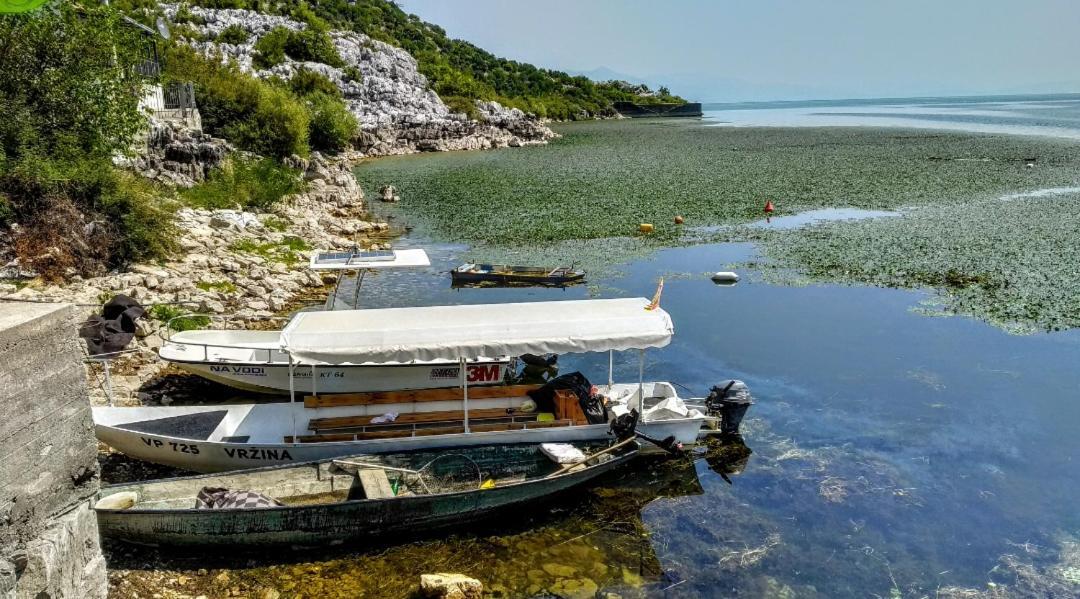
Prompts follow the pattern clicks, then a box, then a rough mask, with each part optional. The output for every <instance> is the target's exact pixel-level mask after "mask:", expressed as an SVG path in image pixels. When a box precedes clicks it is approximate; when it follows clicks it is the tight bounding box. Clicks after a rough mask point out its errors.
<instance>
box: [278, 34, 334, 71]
mask: <svg viewBox="0 0 1080 599" xmlns="http://www.w3.org/2000/svg"><path fill="white" fill-rule="evenodd" d="M285 54H288V55H289V57H290V58H292V59H293V60H308V61H312V62H321V63H323V64H328V65H330V66H332V67H343V66H345V61H344V60H342V59H341V55H340V54H338V51H337V48H336V47H335V46H334V40H332V39H330V34H328V33H327V32H326V31H321V30H318V29H316V28H315V27H308V28H306V29H303V30H301V31H289V35H288V38H287V39H286V41H285Z"/></svg>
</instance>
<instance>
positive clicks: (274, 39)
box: [252, 27, 289, 69]
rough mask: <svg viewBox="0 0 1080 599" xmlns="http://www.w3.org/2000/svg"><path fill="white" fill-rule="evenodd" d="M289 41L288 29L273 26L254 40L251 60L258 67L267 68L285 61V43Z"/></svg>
mask: <svg viewBox="0 0 1080 599" xmlns="http://www.w3.org/2000/svg"><path fill="white" fill-rule="evenodd" d="M288 41H289V30H288V29H286V28H284V27H275V28H273V29H271V30H270V32H269V33H267V34H266V35H264V36H262V37H260V38H259V39H258V41H256V42H255V55H254V56H253V57H252V62H253V63H254V65H255V66H256V67H259V68H260V69H269V68H271V67H274V66H277V65H279V64H281V63H283V62H285V45H286V43H287V42H288Z"/></svg>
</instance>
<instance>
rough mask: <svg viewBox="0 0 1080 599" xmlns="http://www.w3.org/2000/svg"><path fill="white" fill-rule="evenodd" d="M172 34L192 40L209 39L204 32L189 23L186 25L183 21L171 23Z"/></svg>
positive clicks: (203, 40)
mask: <svg viewBox="0 0 1080 599" xmlns="http://www.w3.org/2000/svg"><path fill="white" fill-rule="evenodd" d="M172 34H173V35H175V36H177V37H180V38H183V39H186V40H190V41H193V42H205V41H207V39H209V38H208V37H207V36H206V34H205V33H203V32H201V31H199V30H198V29H196V28H194V27H192V26H191V25H187V24H184V23H181V24H179V25H173V26H172Z"/></svg>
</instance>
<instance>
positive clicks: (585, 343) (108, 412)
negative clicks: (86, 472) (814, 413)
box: [93, 298, 745, 472]
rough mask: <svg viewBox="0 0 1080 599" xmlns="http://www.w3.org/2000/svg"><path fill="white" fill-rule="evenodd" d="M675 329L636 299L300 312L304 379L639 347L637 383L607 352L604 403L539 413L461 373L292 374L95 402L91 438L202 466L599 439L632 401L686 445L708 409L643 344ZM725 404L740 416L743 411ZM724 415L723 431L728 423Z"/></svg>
mask: <svg viewBox="0 0 1080 599" xmlns="http://www.w3.org/2000/svg"><path fill="white" fill-rule="evenodd" d="M673 333H674V331H673V325H672V323H671V319H670V317H669V316H668V314H667V313H666V312H665V311H664V310H663V309H661V308H659V307H658V306H657V305H656V303H655V302H650V301H649V300H647V299H645V298H626V299H603V300H574V301H559V302H533V303H521V304H491V305H461V306H433V307H421V308H387V309H371V310H349V311H334V312H301V313H299V314H298V315H297V316H296V317H295V318H294V319H293V320H292V321H291V322H290V323H289V325H288V326H287V327H286V328H285V329H284V330H283V331H282V334H281V346H280V350H281V351H282V352H283V353H284V354H285V355H286V356H287V357H288V360H289V364H290V366H289V368H290V371H295V370H298V369H306V370H310V371H311V372H312V373H313V375H314V376H315V377H319V371H320V370H323V369H327V368H333V367H335V366H336V365H338V364H340V363H342V362H349V363H365V362H376V363H384V362H388V361H408V360H436V359H441V360H451V359H454V358H455V357H456V358H457V359H458V361H459V364H460V365H461V369H460V372H461V373H465V372H466V370H465V365H466V363H465V361H466V359H467V357H469V356H476V355H503V354H510V355H520V354H525V353H575V352H599V351H607V352H613V351H622V350H627V349H638V350H639V352H640V353H639V380H638V382H637V383H633V384H616V383H614V382H613V380H612V364H613V358H611V357H610V356H609V373H608V382H607V384H606V385H600V386H598V387H597V389H596V390H597V391H598V392H599V394H601V395H603V396H606V398H607V406H606V409H604V410H603V415H602V416H601V417H600V420H598V421H596V422H590V421H589V420H588V418H585V417H583V414H582V413H581V410H580V408H579V409H578V410H574V409H573V407H574V401H573V400H572V399H571V401H569V402H568V401H565V400H564V401H561V402H556V403H557V404H558V405H556V407H555V408H554V409H553V412H544V411H538V410H537V409H536V407H535V402H533V400H532V398H530V397H529V396H528V395H527V392H528V391H530V390H531V389H528V388H522V386H492V387H481V388H476V387H474V386H473V382H472V381H470V380H469V377H468V375H467V374H463V375H462V376H461V378H460V379H459V382H460V388H457V389H429V390H414V391H392V392H383V393H360V394H344V395H337V394H326V393H324V392H323V391H321V390H320V391H318V392H317V393H315V392H313V393H312V395H310V396H307V397H304V398H303V401H302V402H300V401H296V399H297V398H296V394H295V391H296V385H295V379H294V383H293V390H294V393H293V394H292V395H291V396H290V399H291V401H290V402H289V403H283V402H279V403H246V404H230V405H220V406H183V407H181V406H168V407H134V408H113V407H96V408H94V409H93V411H94V422H95V425H96V430H97V435H98V438H99V439H100V440H101V441H103V442H105V443H107V444H108V445H110V446H112V447H114V448H115V449H117V450H119V451H121V452H123V453H125V454H127V455H129V456H131V457H135V458H140V459H144V460H147V461H151V462H157V463H161V464H166V465H170V466H176V467H179V468H185V469H188V470H194V471H199V472H215V471H221V470H231V469H238V468H250V467H257V466H270V465H275V464H288V463H296V462H303V461H310V460H319V459H326V458H332V457H337V456H342V455H348V454H351V453H358V452H365V453H386V452H395V451H405V450H418V449H431V448H440V447H443V448H446V447H469V446H478V445H487V444H502V443H539V442H576V441H588V440H595V439H603V438H605V437H606V435H607V431H608V421H609V420H611V419H614V418H616V417H617V416H619V415H621V414H623V413H626V412H628V411H629V410H631V409H637V410H638V411H639V412H640V413H641V414H642V419H641V422H640V424H639V425H638V428H639V430H640V431H642V432H643V433H645V434H647V435H650V436H653V437H657V438H665V437H668V436H673V437H675V439H676V440H677V441H678V442H681V443H687V444H689V443H693V442H695V441H696V439H697V437H698V435H699V433H700V432H701V429H702V425H703V424H705V423H707V422H715V421H716V420H717V419H718V418H717V417H718V416H719V414H705V413H702V412H701V411H699V410H697V409H694V408H691V407H688V406H687V405H686V402H684V401H683V400H682V399H681V398H680V397H679V396H678V393H677V392H676V391H675V388H674V386H673V385H671V384H670V383H665V382H645V381H644V350H645V348H650V347H663V346H665V345H667V344H668V343H669V342H670V341H671V338H672V335H673ZM319 379H320V380H321V377H319ZM530 403H532V404H533V407H532V408H531V409H530V405H529V404H530ZM695 403H698V404H701V405H714V404H715V402H709V401H706V400H697V401H696V402H695ZM721 403H722V402H721ZM559 406H561V407H559ZM743 411H745V408H744V409H743ZM732 415H733V417H734V418H737V419H741V417H742V412H738V413H735V412H732ZM728 420H729V422H728V423H726V424H728V425H729V426H728V427H725V428H733V429H737V428H738V422H734V421H732V420H731V417H729V418H728Z"/></svg>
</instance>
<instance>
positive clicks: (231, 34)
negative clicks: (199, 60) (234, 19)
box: [217, 25, 251, 44]
mask: <svg viewBox="0 0 1080 599" xmlns="http://www.w3.org/2000/svg"><path fill="white" fill-rule="evenodd" d="M249 37H251V34H250V33H248V31H247V29H244V28H243V27H241V26H239V25H229V26H228V27H226V28H225V29H222V30H221V33H219V34H218V35H217V42H218V43H219V44H243V43H245V42H247V41H248V38H249Z"/></svg>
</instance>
